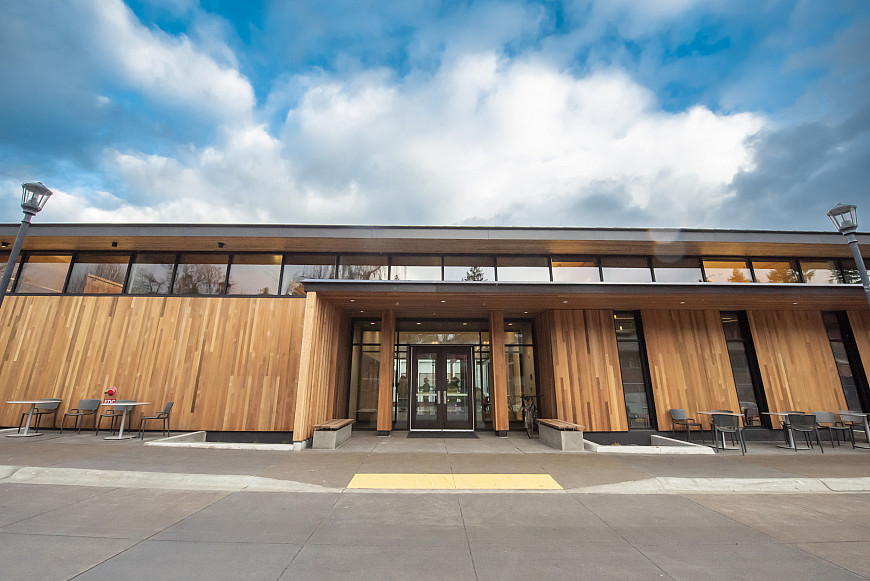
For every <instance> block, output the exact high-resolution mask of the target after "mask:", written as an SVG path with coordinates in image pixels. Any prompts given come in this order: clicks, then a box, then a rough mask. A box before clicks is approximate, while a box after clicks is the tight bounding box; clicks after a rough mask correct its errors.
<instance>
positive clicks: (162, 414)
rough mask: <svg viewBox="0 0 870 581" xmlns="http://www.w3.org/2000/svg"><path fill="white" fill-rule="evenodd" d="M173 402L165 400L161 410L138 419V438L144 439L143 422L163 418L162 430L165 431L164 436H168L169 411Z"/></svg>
mask: <svg viewBox="0 0 870 581" xmlns="http://www.w3.org/2000/svg"><path fill="white" fill-rule="evenodd" d="M173 403H175V402H171V401H169V402H166V405H165V406H163V411H162V412H157V413H156V414H154V415H153V416H142V417H141V418H140V419H139V439H140V440H144V439H145V423H146V422H147V421H148V420H163V431H164V432H165V433H166V437H167V438H168V437H169V412H170V410H172V404H173Z"/></svg>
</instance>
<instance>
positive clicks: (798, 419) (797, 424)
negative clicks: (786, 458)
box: [788, 414, 825, 454]
mask: <svg viewBox="0 0 870 581" xmlns="http://www.w3.org/2000/svg"><path fill="white" fill-rule="evenodd" d="M788 425H789V430H790V431H791V437H792V441H793V442H794V449H795V450H797V449H798V447H797V440H795V439H794V433H795V432H800V433H802V434H803V435H804V440H806V443H807V450H812V448H813V443H812V441H810V434H815V435H816V442H818V444H819V450H821V451H822V454H824V453H825V449H824V448H822V437H821V436H819V428H818V425H817V424H816V416H815V415H813V414H788Z"/></svg>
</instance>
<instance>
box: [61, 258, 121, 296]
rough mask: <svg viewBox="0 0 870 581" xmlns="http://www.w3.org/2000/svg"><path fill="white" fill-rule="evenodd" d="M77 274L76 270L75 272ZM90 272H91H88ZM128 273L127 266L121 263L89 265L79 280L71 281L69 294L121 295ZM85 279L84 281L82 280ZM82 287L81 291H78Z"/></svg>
mask: <svg viewBox="0 0 870 581" xmlns="http://www.w3.org/2000/svg"><path fill="white" fill-rule="evenodd" d="M73 271H74V272H75V269H74V270H73ZM88 271H89V272H88ZM126 273H127V265H126V263H125V264H120V263H101V264H92V265H89V267H88V269H87V271H85V272H81V276H78V277H77V278H78V280H76V281H75V282H73V281H70V287H71V289H72V288H73V285H75V286H74V288H75V289H76V290H69V291H68V292H85V293H119V292H121V285H122V284H123V283H124V275H125V274H126ZM82 279H84V280H82ZM80 287H81V291H79V290H78V289H79V288H80Z"/></svg>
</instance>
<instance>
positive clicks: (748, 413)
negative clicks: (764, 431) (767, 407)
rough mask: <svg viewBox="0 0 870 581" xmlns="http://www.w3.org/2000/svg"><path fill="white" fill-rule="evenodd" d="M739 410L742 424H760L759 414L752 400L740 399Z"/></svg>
mask: <svg viewBox="0 0 870 581" xmlns="http://www.w3.org/2000/svg"><path fill="white" fill-rule="evenodd" d="M740 412H741V413H742V414H743V425H744V426H751V425H753V424H756V423H757V424H758V425H759V426H760V425H761V416H760V415H759V414H758V405H757V404H756V403H755V402H752V401H741V402H740Z"/></svg>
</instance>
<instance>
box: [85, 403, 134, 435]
mask: <svg viewBox="0 0 870 581" xmlns="http://www.w3.org/2000/svg"><path fill="white" fill-rule="evenodd" d="M124 403H133V400H132V399H119V400H118V401H117V402H115V405H113V406H112V408H111V409H108V410H106V411H104V412H103V413H101V414H100V417H99V418H97V425H96V426H94V434H97V435H99V433H100V424H101V423H102V421H103V418H111V420H112V423H111V431H112V432H113V433H114V431H115V420H117V419H118V418H121V417H123V416H124V412H125V411H126V412H127V413H129V412H130V411H132V409H133V406H131V405H121V404H124Z"/></svg>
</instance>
